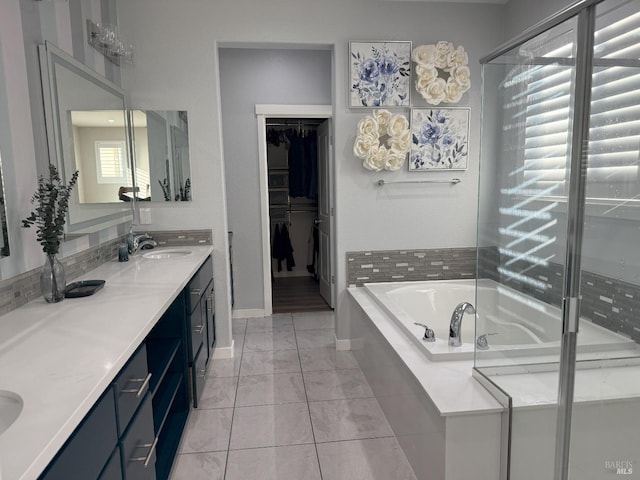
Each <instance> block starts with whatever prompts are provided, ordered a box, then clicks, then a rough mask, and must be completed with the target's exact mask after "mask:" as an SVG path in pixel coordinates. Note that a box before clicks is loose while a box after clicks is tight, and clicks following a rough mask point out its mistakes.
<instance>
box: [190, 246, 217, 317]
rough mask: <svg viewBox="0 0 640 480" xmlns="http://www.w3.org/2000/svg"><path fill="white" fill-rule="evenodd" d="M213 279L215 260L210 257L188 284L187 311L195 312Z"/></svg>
mask: <svg viewBox="0 0 640 480" xmlns="http://www.w3.org/2000/svg"><path fill="white" fill-rule="evenodd" d="M212 280H213V260H212V259H211V257H208V258H207V259H206V260H205V262H204V264H203V265H202V266H201V267H200V269H198V271H197V272H196V274H195V275H194V276H193V278H192V279H191V281H190V282H189V284H188V285H187V313H191V312H193V310H194V309H195V307H196V306H197V305H198V302H199V301H200V298H201V297H202V295H203V294H204V292H205V289H206V288H207V286H208V285H209V283H211V281H212Z"/></svg>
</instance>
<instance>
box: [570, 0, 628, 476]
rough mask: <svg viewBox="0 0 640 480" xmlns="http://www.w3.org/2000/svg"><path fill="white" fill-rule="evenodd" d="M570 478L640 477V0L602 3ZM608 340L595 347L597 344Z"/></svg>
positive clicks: (596, 46)
mask: <svg viewBox="0 0 640 480" xmlns="http://www.w3.org/2000/svg"><path fill="white" fill-rule="evenodd" d="M594 27H595V36H594V47H593V52H594V55H593V68H592V75H591V81H592V86H591V101H590V113H589V117H588V118H589V124H588V143H587V144H586V154H587V168H586V189H585V197H586V199H585V208H584V214H585V215H584V222H583V240H582V248H581V251H580V255H581V271H580V299H581V304H580V325H579V334H578V356H577V363H576V365H575V369H576V371H575V394H574V402H573V411H572V419H571V444H570V456H569V478H571V479H575V480H601V479H607V478H611V479H613V478H640V463H638V462H640V447H639V445H640V361H639V359H638V349H637V343H638V342H640V213H639V210H640V181H639V180H640V176H639V166H638V162H639V156H640V60H639V59H640V42H639V38H640V1H639V0H632V1H629V0H607V1H604V2H602V3H600V4H598V5H597V6H596V7H595V25H594ZM596 343H599V344H600V345H603V348H601V349H600V351H599V352H598V351H591V352H589V348H588V346H589V345H590V344H596Z"/></svg>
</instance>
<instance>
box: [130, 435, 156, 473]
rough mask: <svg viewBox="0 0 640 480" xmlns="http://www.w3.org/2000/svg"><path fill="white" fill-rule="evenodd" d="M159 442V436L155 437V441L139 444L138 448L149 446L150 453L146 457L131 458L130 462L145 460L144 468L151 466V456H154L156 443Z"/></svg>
mask: <svg viewBox="0 0 640 480" xmlns="http://www.w3.org/2000/svg"><path fill="white" fill-rule="evenodd" d="M157 444H158V437H156V438H154V439H153V443H144V444H142V445H138V446H137V447H136V448H148V449H149V453H147V456H146V457H135V458H130V459H129V461H130V462H144V468H147V467H148V466H149V462H150V461H151V457H152V456H153V452H154V451H155V449H156V445H157Z"/></svg>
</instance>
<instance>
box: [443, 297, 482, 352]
mask: <svg viewBox="0 0 640 480" xmlns="http://www.w3.org/2000/svg"><path fill="white" fill-rule="evenodd" d="M465 313H470V314H474V313H476V309H475V308H473V305H471V303H469V302H462V303H460V304H459V305H458V306H457V307H456V308H455V309H454V310H453V314H452V315H451V323H450V324H449V345H451V346H452V347H459V346H460V345H462V335H461V333H462V332H461V330H462V316H463V315H464V314H465Z"/></svg>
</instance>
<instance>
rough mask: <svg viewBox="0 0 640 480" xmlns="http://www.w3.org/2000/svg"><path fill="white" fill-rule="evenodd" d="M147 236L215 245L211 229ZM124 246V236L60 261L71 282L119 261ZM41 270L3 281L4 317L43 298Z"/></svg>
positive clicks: (162, 242)
mask: <svg viewBox="0 0 640 480" xmlns="http://www.w3.org/2000/svg"><path fill="white" fill-rule="evenodd" d="M145 233H149V234H150V235H151V236H152V237H153V238H154V239H155V240H156V241H157V242H158V246H163V247H165V246H166V247H171V246H176V247H177V246H189V245H212V244H213V235H212V231H211V230H162V231H148V232H147V231H145ZM121 243H124V238H123V237H120V238H115V239H113V240H109V241H108V242H105V243H103V244H100V245H96V246H92V247H90V248H88V249H87V250H84V251H82V252H79V253H75V254H73V255H69V256H67V257H64V258H61V259H60V262H61V263H62V264H63V265H64V269H65V276H66V280H67V283H68V282H72V281H73V280H75V279H76V278H78V277H80V276H81V275H84V274H85V273H87V272H89V271H91V270H93V269H94V268H97V267H99V266H100V265H102V264H103V263H105V262H108V261H111V260H114V259H116V258H117V257H118V245H119V244H121ZM40 271H41V267H38V268H34V269H32V270H29V271H28V272H25V273H22V274H20V275H16V276H15V277H12V278H8V279H6V280H3V281H0V315H4V314H5V313H8V312H10V311H12V310H15V309H16V308H19V307H21V306H22V305H25V304H26V303H28V302H30V301H31V300H34V299H36V298H38V297H39V296H40V295H41V293H40Z"/></svg>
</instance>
